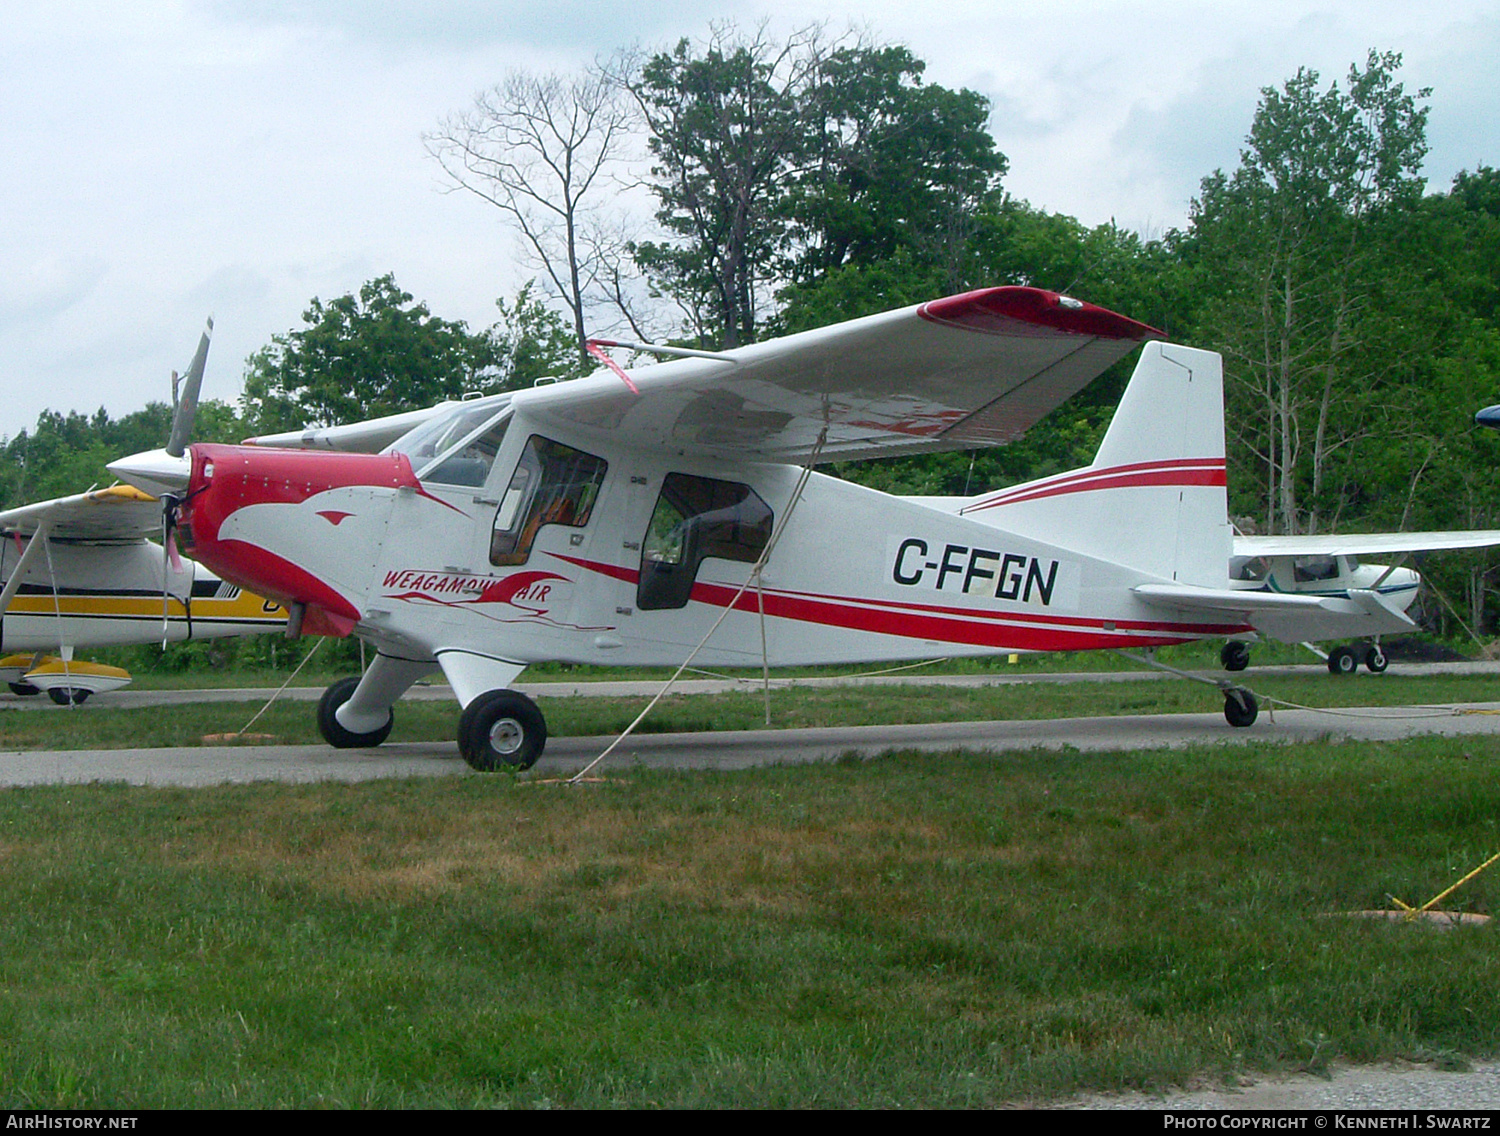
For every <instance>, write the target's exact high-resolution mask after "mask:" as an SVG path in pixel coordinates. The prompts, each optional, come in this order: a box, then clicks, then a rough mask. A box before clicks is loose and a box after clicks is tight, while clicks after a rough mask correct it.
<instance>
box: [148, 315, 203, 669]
mask: <svg viewBox="0 0 1500 1136" xmlns="http://www.w3.org/2000/svg"><path fill="white" fill-rule="evenodd" d="M213 332H214V318H213V316H209V317H208V323H207V324H206V325H205V326H204V328H203V335H202V337H201V338H200V339H199V340H198V350H197V351H195V352H194V353H193V361H192V362H191V363H190V364H188V369H187V375H186V377H185V378H184V379H183V382H182V386H181V388H180V389H179V387H178V384H177V372H175V371H174V372H172V429H171V431H170V433H169V434H168V435H167V445H166V449H165V450H164V451H163V452H164V453H165V454H166V456H167V457H169V458H173V459H178V460H179V461H180V460H181V459H182V458H183V455H184V454H186V452H187V446H188V439H189V438H190V437H191V436H192V433H193V423H194V422H195V421H196V420H197V417H198V392H199V391H200V390H201V389H202V387H203V369H204V367H206V366H207V364H208V342H209V339H210V338H211V337H212V335H213ZM159 497H160V499H161V551H162V564H161V645H162V647H163V648H165V647H166V645H167V638H168V636H167V633H168V630H169V627H170V623H169V619H168V617H169V615H170V612H171V600H172V573H173V572H176V573H178V574H179V575H180V574H181V573H182V557H181V556H179V555H178V552H177V514H178V510H179V509H180V508H181V507H182V501H183V499H182V498H181V497H180V496H178V495H177V494H176V493H170V492H168V493H161V494H159ZM178 602H180V603H181V604H182V610H183V614H184V615H185V616H186V618H187V637H188V638H189V639H191V638H192V637H193V585H192V578H191V576H189V579H188V587H187V591H186V592H185V593H184V594H183V595H182V596H181V597H179V601H178Z"/></svg>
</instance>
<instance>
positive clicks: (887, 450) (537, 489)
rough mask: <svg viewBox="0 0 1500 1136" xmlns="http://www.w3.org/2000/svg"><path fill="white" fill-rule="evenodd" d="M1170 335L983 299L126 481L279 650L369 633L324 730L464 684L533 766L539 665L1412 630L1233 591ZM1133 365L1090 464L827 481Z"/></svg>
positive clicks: (1221, 483) (1209, 443) (1347, 603)
mask: <svg viewBox="0 0 1500 1136" xmlns="http://www.w3.org/2000/svg"><path fill="white" fill-rule="evenodd" d="M1157 337H1158V333H1157V332H1155V331H1154V330H1153V329H1151V328H1149V327H1147V326H1145V325H1143V324H1140V323H1137V322H1135V321H1134V320H1130V319H1128V318H1126V317H1124V316H1120V315H1117V314H1115V313H1113V312H1109V311H1106V310H1104V309H1102V308H1098V307H1095V306H1093V305H1090V304H1086V303H1083V302H1081V301H1078V300H1075V299H1072V298H1070V297H1067V296H1062V295H1058V294H1056V293H1052V292H1046V291H1042V290H1039V289H1034V288H1015V287H1010V288H991V289H986V290H982V291H977V292H970V293H966V294H964V295H959V296H951V297H947V298H944V299H940V300H934V301H931V302H929V303H925V304H920V305H916V306H914V307H909V308H904V309H901V310H899V311H893V312H887V313H884V314H881V315H876V316H870V317H867V318H863V319H857V320H852V321H849V322H846V323H842V324H838V325H835V326H832V327H827V328H822V329H819V330H815V331H809V332H803V333H800V334H797V335H791V336H787V337H785V338H781V339H775V340H770V341H767V342H762V343H756V344H752V345H750V346H746V347H740V348H736V349H734V350H731V351H725V352H719V353H713V352H698V353H692V357H689V358H678V359H673V360H671V361H668V362H665V363H658V364H654V365H650V366H643V367H633V368H631V369H629V370H624V369H621V368H619V367H618V366H616V365H614V364H613V363H611V364H610V368H609V369H607V370H602V371H600V372H598V373H596V374H594V375H592V376H589V377H587V378H583V379H578V380H575V381H572V382H566V383H555V384H550V385H543V386H538V387H535V388H533V389H530V390H525V391H520V392H516V393H511V394H500V395H495V396H491V397H488V398H481V399H476V400H473V401H467V402H461V403H450V404H445V405H443V406H440V407H437V408H433V409H432V410H431V411H427V412H421V413H418V414H415V415H404V416H398V418H397V419H393V420H380V421H377V422H372V423H362V424H358V425H354V426H349V427H332V428H328V429H324V430H316V429H314V430H308V431H304V432H299V433H294V434H288V435H281V436H277V437H272V438H262V439H255V440H253V441H255V442H256V443H257V444H252V445H245V446H222V445H206V444H198V445H194V446H191V447H190V448H189V451H188V454H187V455H186V457H185V458H182V459H176V458H172V457H170V456H168V455H166V454H165V453H163V452H161V451H156V452H153V453H149V454H140V455H136V456H135V457H132V458H130V459H126V460H123V461H121V462H118V463H115V464H114V465H113V466H111V469H112V470H113V471H114V472H115V473H116V474H117V475H118V476H120V477H122V478H124V479H125V480H127V481H129V482H131V483H133V484H135V485H137V486H139V487H140V488H142V489H143V490H146V491H148V492H153V493H161V492H167V493H172V494H174V495H176V496H177V497H178V498H179V499H180V501H181V504H180V506H179V508H178V510H177V516H178V520H179V524H180V534H181V537H182V541H183V544H184V547H185V548H187V549H189V550H190V551H191V553H192V555H193V556H194V557H195V558H196V559H198V560H200V561H201V562H202V563H204V564H205V565H207V566H209V567H210V568H212V569H213V570H214V571H215V572H217V573H218V574H219V575H220V576H222V577H223V578H224V579H225V580H228V581H231V582H233V583H235V584H238V585H240V586H241V587H244V588H247V589H250V590H253V591H255V592H257V593H259V594H261V595H265V596H268V597H271V598H272V599H274V600H276V601H278V602H280V603H283V604H285V605H286V606H287V607H288V608H289V610H290V611H291V613H292V615H291V620H290V624H289V628H290V630H289V633H290V634H294V635H295V634H322V635H335V636H346V635H357V636H359V637H360V638H361V639H363V640H365V641H366V642H368V643H370V644H371V645H373V646H374V647H375V648H376V651H377V655H376V659H375V661H374V662H373V663H372V664H371V665H370V667H369V668H368V669H367V670H366V671H365V673H364V674H363V676H361V677H359V678H357V679H356V678H350V679H347V680H344V681H342V682H339V683H336V684H334V685H333V686H331V687H330V688H329V689H328V691H327V692H326V693H325V695H324V698H323V701H322V703H321V705H320V707H319V712H318V720H319V725H320V727H321V729H322V733H323V736H324V737H325V738H326V739H327V740H328V741H329V742H330V744H332V745H334V746H340V747H352V746H372V745H377V744H379V743H380V742H381V741H383V740H384V739H385V737H386V736H387V735H388V733H389V732H390V729H391V725H392V721H393V706H394V704H395V702H396V701H397V700H398V699H399V698H400V697H401V695H402V693H403V692H404V691H405V690H406V689H407V688H408V687H410V686H411V685H412V683H414V682H415V681H416V680H417V679H419V678H421V677H423V676H425V675H428V674H430V673H433V672H435V671H441V672H442V674H443V675H444V676H445V677H446V679H447V681H448V682H449V683H450V684H451V686H452V688H453V690H454V693H455V694H456V696H457V698H458V700H459V702H460V703H461V705H462V707H463V711H462V714H461V716H460V719H459V723H458V730H457V734H458V744H459V748H460V751H461V752H462V754H463V756H464V758H465V759H466V760H467V761H468V762H469V763H470V764H471V765H473V766H474V767H476V768H479V769H495V768H499V767H503V766H512V767H522V768H524V767H527V766H529V765H531V764H532V763H533V762H534V761H535V760H536V759H537V758H538V757H539V756H540V754H541V753H542V751H543V747H544V745H545V742H546V736H547V733H546V723H545V721H544V719H543V716H542V713H541V711H540V710H539V709H538V708H537V707H536V705H535V704H534V703H533V702H532V701H531V700H530V699H529V698H527V697H526V696H524V695H523V694H521V693H519V692H517V691H514V690H512V689H510V687H511V684H512V683H513V682H514V681H515V679H516V677H517V676H518V675H519V674H520V673H521V672H522V671H523V670H524V669H525V668H526V667H527V666H528V665H530V664H532V663H537V662H542V661H562V662H570V663H589V664H612V663H614V664H621V665H671V664H676V663H680V662H681V661H682V660H683V659H684V658H685V657H686V656H687V655H688V653H689V652H692V651H694V650H695V648H696V649H698V656H697V657H698V658H699V659H700V660H701V661H702V662H703V663H704V664H705V665H723V666H746V665H758V664H761V663H762V662H763V661H764V662H766V663H768V664H770V665H777V666H780V665H789V664H822V663H851V662H870V661H898V660H908V659H925V658H930V657H932V656H933V655H986V654H994V653H1010V652H1016V651H1075V650H1081V649H1093V648H1121V649H1126V650H1130V649H1137V650H1140V649H1150V648H1154V647H1158V646H1163V645H1167V644H1174V643H1184V642H1189V641H1193V640H1199V639H1227V638H1234V637H1237V636H1245V635H1248V634H1251V633H1253V632H1255V631H1257V630H1262V629H1265V628H1268V627H1271V626H1275V627H1290V626H1294V625H1296V624H1297V620H1298V619H1302V620H1304V621H1305V624H1306V626H1309V627H1315V628H1316V630H1318V631H1319V632H1330V633H1333V632H1336V633H1337V634H1339V635H1342V636H1361V635H1374V634H1379V633H1381V632H1382V631H1385V630H1389V629H1390V628H1391V627H1392V626H1393V625H1394V624H1395V623H1396V622H1399V621H1397V620H1396V618H1395V616H1394V614H1393V612H1392V611H1391V609H1390V608H1389V607H1388V606H1387V605H1385V604H1383V603H1379V602H1375V603H1370V602H1366V601H1365V597H1364V594H1363V592H1362V591H1356V592H1352V593H1350V595H1351V596H1357V598H1349V597H1327V596H1318V595H1305V594H1297V593H1290V594H1288V593H1283V592H1273V591H1262V590H1247V589H1243V588H1241V587H1240V586H1239V585H1238V584H1237V583H1234V582H1232V581H1230V579H1229V575H1228V565H1229V561H1230V557H1231V555H1232V554H1233V551H1234V543H1233V540H1234V538H1233V534H1232V530H1231V527H1230V524H1229V520H1228V517H1227V513H1226V501H1225V464H1224V418H1223V396H1222V382H1221V375H1220V360H1219V357H1218V356H1217V355H1215V354H1213V353H1212V352H1208V351H1201V350H1196V349H1193V348H1191V347H1184V346H1178V345H1173V344H1168V343H1162V342H1155V341H1154V340H1156V339H1157ZM1143 343H1144V344H1145V346H1144V347H1141V345H1142V344H1143ZM1136 349H1140V351H1141V354H1140V358H1139V361H1138V362H1137V364H1136V366H1135V371H1134V374H1133V377H1132V378H1131V380H1130V383H1129V386H1128V388H1127V390H1126V392H1125V395H1124V398H1123V400H1122V402H1121V404H1120V406H1119V409H1118V411H1117V412H1116V414H1115V417H1114V420H1113V422H1112V423H1111V425H1110V427H1109V430H1108V432H1107V434H1106V435H1105V438H1104V440H1103V443H1102V445H1101V446H1100V448H1099V451H1098V453H1097V454H1096V456H1095V458H1094V461H1093V462H1092V463H1091V464H1090V465H1088V466H1086V467H1084V468H1082V469H1076V470H1072V471H1070V472H1068V473H1064V474H1059V475H1056V476H1052V477H1047V478H1042V479H1039V480H1036V481H1032V482H1028V483H1026V484H1024V485H1018V486H1015V487H1012V488H1010V489H1006V490H1003V491H1001V492H998V493H986V494H981V495H979V496H975V497H966V498H954V497H944V498H932V499H923V498H913V497H897V496H891V495H888V494H884V493H879V492H876V491H874V490H871V489H867V488H864V487H862V486H859V485H855V484H852V483H849V482H846V481H841V480H838V479H836V478H833V477H829V476H824V475H822V474H819V473H816V472H814V471H813V468H812V467H813V466H815V465H817V464H818V463H821V462H826V461H831V460H834V459H850V458H871V457H880V456H885V455H903V454H913V453H921V452H931V451H936V450H963V449H974V448H977V447H982V446H991V445H1001V444H1004V443H1005V442H1008V441H1011V440H1013V439H1015V438H1017V437H1019V436H1020V435H1021V434H1022V433H1023V432H1024V431H1025V430H1026V429H1027V428H1029V427H1030V426H1031V425H1032V424H1033V423H1035V422H1036V421H1037V420H1038V419H1040V418H1041V417H1042V416H1043V415H1044V414H1045V413H1047V411H1049V410H1050V409H1052V408H1053V407H1055V406H1057V405H1058V404H1059V403H1061V402H1062V401H1063V400H1064V399H1066V398H1068V397H1069V396H1070V395H1072V394H1073V393H1074V392H1076V391H1078V390H1079V389H1080V388H1082V387H1083V386H1084V385H1085V384H1086V383H1087V382H1089V381H1090V380H1091V379H1092V378H1094V377H1095V376H1096V375H1098V374H1099V373H1100V372H1102V371H1103V370H1105V369H1106V368H1107V367H1109V366H1110V365H1111V364H1112V363H1114V362H1115V361H1117V360H1119V359H1121V358H1122V357H1124V356H1125V355H1126V354H1127V353H1129V352H1131V351H1133V350H1136ZM662 350H667V349H662ZM289 446H295V447H300V448H297V449H290V448H281V447H289ZM381 447H383V448H381ZM373 448H381V449H380V452H379V453H369V452H346V451H349V450H359V451H363V450H367V449H373ZM1403 618H1404V617H1403ZM1300 637H1302V638H1306V637H1308V636H1307V635H1302V636H1300ZM1219 685H1220V686H1221V687H1222V688H1223V690H1224V699H1225V702H1224V708H1225V717H1226V719H1227V720H1228V721H1229V722H1230V724H1232V725H1235V726H1248V725H1250V724H1251V723H1252V722H1254V720H1255V718H1256V714H1257V706H1256V702H1255V699H1254V697H1253V695H1251V694H1250V692H1249V691H1247V690H1245V689H1243V688H1242V687H1239V686H1235V685H1232V684H1230V683H1229V682H1228V681H1227V680H1219Z"/></svg>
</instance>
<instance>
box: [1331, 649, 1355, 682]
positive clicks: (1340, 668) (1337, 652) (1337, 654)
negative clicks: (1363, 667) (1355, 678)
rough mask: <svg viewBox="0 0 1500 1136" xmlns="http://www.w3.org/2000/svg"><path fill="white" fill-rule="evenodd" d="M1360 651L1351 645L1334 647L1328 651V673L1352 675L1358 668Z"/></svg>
mask: <svg viewBox="0 0 1500 1136" xmlns="http://www.w3.org/2000/svg"><path fill="white" fill-rule="evenodd" d="M1359 658H1360V652H1358V651H1356V650H1355V649H1354V648H1353V647H1335V648H1334V649H1333V650H1332V651H1330V652H1329V653H1328V673H1329V674H1336V675H1352V674H1353V673H1354V672H1355V671H1357V670H1359Z"/></svg>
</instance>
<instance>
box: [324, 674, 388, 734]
mask: <svg viewBox="0 0 1500 1136" xmlns="http://www.w3.org/2000/svg"><path fill="white" fill-rule="evenodd" d="M358 685H359V679H357V678H341V679H339V681H338V682H336V683H334V684H333V685H332V686H330V687H329V688H328V689H327V690H325V691H324V692H323V697H322V698H320V699H319V700H318V733H320V734H322V735H323V740H324V741H325V742H327V743H328V744H329V745H331V746H332V747H333V748H334V749H367V748H368V747H370V746H378V745H379V744H380V743H381V742H383V741H385V739H386V738H388V737H390V736H391V727H392V726H394V725H395V724H396V712H395V711H394V710H391V711H389V712H388V713H387V715H386V719H385V725H383V726H381V727H380V728H379V729H375V730H371V731H370V732H369V733H367V734H356V733H355V732H354V731H353V730H348V729H345V728H344V727H343V725H341V724H340V722H339V720H338V718H336V717H335V716H334V711H336V710H337V709H338V708H339V707H340V706H342V705H343V704H344V703H345V702H348V701H349V699H350V698H352V697H354V688H355V687H357V686H358Z"/></svg>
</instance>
